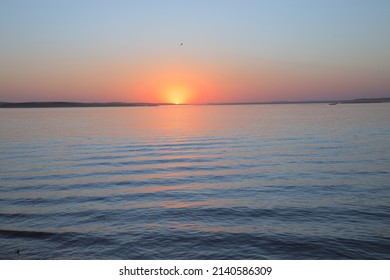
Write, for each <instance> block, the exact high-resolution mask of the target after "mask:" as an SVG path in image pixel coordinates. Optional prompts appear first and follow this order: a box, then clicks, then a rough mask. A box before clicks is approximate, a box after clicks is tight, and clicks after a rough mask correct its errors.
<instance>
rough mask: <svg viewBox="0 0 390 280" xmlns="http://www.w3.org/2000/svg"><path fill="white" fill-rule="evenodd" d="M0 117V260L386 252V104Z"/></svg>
mask: <svg viewBox="0 0 390 280" xmlns="http://www.w3.org/2000/svg"><path fill="white" fill-rule="evenodd" d="M0 120H1V121H0V152H1V155H0V258H2V259H390V173H389V172H390V104H339V105H337V106H329V105H327V104H308V105H242V106H241V105H235V106H158V107H128V108H52V109H1V110H0ZM17 250H19V254H17V253H16V252H17Z"/></svg>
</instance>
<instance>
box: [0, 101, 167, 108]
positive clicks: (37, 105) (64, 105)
mask: <svg viewBox="0 0 390 280" xmlns="http://www.w3.org/2000/svg"><path fill="white" fill-rule="evenodd" d="M158 105H159V104H153V103H125V102H108V103H96V102H93V103H84V102H0V108H70V107H135V106H158Z"/></svg>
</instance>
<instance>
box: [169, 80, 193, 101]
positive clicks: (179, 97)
mask: <svg viewBox="0 0 390 280" xmlns="http://www.w3.org/2000/svg"><path fill="white" fill-rule="evenodd" d="M163 95H164V97H165V98H166V99H167V101H168V102H169V103H173V104H176V105H178V104H186V103H190V102H191V99H192V98H191V95H192V91H191V90H190V89H189V88H188V87H185V86H182V85H174V86H168V87H167V88H166V89H165V90H164V92H163Z"/></svg>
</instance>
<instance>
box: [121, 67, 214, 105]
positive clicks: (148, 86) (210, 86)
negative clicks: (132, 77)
mask: <svg viewBox="0 0 390 280" xmlns="http://www.w3.org/2000/svg"><path fill="white" fill-rule="evenodd" d="M136 81H137V82H136V83H135V84H133V85H129V84H128V85H127V86H126V85H125V83H123V87H122V92H135V93H137V95H138V96H140V97H143V98H142V99H143V101H145V102H153V103H171V104H193V103H203V102H207V101H208V100H207V98H208V97H209V96H211V93H213V92H215V89H216V88H215V87H216V85H217V84H218V83H217V81H216V79H215V78H214V77H213V75H212V74H211V73H210V71H207V70H205V68H201V67H196V65H191V66H190V67H189V65H185V66H183V65H171V66H170V67H167V66H165V65H159V66H156V65H154V66H152V67H150V68H149V67H148V68H146V69H145V68H144V69H143V71H140V72H139V73H138V75H137V77H136ZM139 99H141V98H139Z"/></svg>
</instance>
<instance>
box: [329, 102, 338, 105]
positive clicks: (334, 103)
mask: <svg viewBox="0 0 390 280" xmlns="http://www.w3.org/2000/svg"><path fill="white" fill-rule="evenodd" d="M329 105H337V102H331V103H329Z"/></svg>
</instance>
